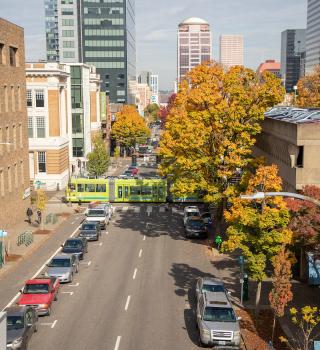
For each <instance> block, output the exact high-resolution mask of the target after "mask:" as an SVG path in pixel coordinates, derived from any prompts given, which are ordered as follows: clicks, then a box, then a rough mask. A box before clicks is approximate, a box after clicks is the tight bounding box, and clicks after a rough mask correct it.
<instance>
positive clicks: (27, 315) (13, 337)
mask: <svg viewBox="0 0 320 350" xmlns="http://www.w3.org/2000/svg"><path fill="white" fill-rule="evenodd" d="M5 311H6V312H7V349H27V346H28V343H29V341H30V339H31V337H32V334H33V333H34V332H36V331H37V330H38V316H37V313H36V311H35V309H34V308H32V307H30V306H11V307H8V308H7V309H6V310H5Z"/></svg>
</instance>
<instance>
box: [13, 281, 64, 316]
mask: <svg viewBox="0 0 320 350" xmlns="http://www.w3.org/2000/svg"><path fill="white" fill-rule="evenodd" d="M59 288H60V280H59V278H56V277H37V278H34V279H30V280H28V281H26V283H25V286H24V288H23V289H21V291H20V292H21V296H20V298H19V299H18V301H17V304H18V305H28V306H32V307H33V308H35V310H36V311H37V313H38V315H48V316H49V315H50V313H51V306H52V302H53V301H54V300H57V298H58V292H59Z"/></svg>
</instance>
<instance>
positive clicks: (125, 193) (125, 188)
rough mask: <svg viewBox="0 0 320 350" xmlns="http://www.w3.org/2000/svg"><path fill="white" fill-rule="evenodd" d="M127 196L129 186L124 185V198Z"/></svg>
mask: <svg viewBox="0 0 320 350" xmlns="http://www.w3.org/2000/svg"><path fill="white" fill-rule="evenodd" d="M128 197H129V187H128V186H125V187H124V198H128Z"/></svg>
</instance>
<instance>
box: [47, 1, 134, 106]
mask: <svg viewBox="0 0 320 350" xmlns="http://www.w3.org/2000/svg"><path fill="white" fill-rule="evenodd" d="M44 1H45V6H46V31H47V58H48V60H54V61H57V60H59V59H60V62H62V63H78V62H80V63H85V64H88V65H94V66H95V67H97V72H98V74H99V75H100V77H101V79H102V86H101V88H102V90H103V91H105V92H106V94H107V95H108V96H109V97H110V101H111V102H113V103H129V104H130V103H133V104H134V103H135V95H136V44H135V3H134V0H121V1H115V0H112V1H97V0H94V1H93V0H90V1H87V0H61V1H57V0H44ZM51 29H52V32H51V31H50V30H51ZM56 32H57V33H58V34H56Z"/></svg>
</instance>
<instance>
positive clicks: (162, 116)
mask: <svg viewBox="0 0 320 350" xmlns="http://www.w3.org/2000/svg"><path fill="white" fill-rule="evenodd" d="M176 96H177V94H172V95H171V96H170V97H169V99H168V103H167V105H166V106H162V107H161V108H160V110H159V112H158V116H159V118H160V120H161V128H163V127H164V125H165V123H166V120H167V116H168V114H169V113H170V111H171V109H172V107H173V106H174V100H175V99H176Z"/></svg>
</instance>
